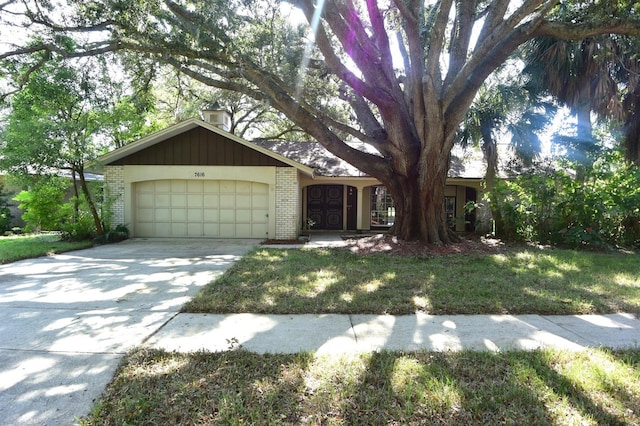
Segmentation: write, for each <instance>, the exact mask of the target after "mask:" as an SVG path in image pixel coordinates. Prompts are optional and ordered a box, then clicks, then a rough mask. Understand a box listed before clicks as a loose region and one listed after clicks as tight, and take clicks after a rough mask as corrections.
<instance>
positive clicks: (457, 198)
mask: <svg viewBox="0 0 640 426" xmlns="http://www.w3.org/2000/svg"><path fill="white" fill-rule="evenodd" d="M204 116H205V121H203V120H200V119H195V118H194V119H190V120H186V121H184V122H181V123H179V124H176V125H174V126H171V127H169V128H167V129H165V130H162V131H160V132H157V133H154V134H152V135H150V136H147V137H145V138H143V139H140V140H139V141H136V142H134V143H131V144H129V145H126V146H124V147H122V148H120V149H117V150H115V151H112V152H110V153H108V154H105V155H103V156H102V157H100V158H99V159H98V161H99V162H100V164H101V165H102V166H103V167H104V168H103V172H104V179H105V183H106V189H107V191H108V194H109V196H110V197H111V198H112V199H113V204H112V213H113V218H112V223H113V224H114V225H117V224H126V225H127V226H128V227H129V230H130V233H131V235H132V236H134V237H188V238H191V237H194V238H195V237H212V238H261V239H280V240H288V239H295V238H297V237H298V235H300V232H301V231H302V230H305V229H308V228H310V229H312V230H333V231H353V232H356V231H363V230H372V229H385V228H388V227H390V226H391V225H393V221H394V208H393V202H392V200H391V197H390V196H389V195H388V194H387V192H386V189H385V188H384V187H383V186H382V185H381V184H380V182H379V181H378V180H377V179H375V178H373V177H370V176H365V175H363V174H362V173H361V172H360V171H359V170H358V169H356V168H355V167H353V166H351V165H350V164H348V163H346V162H344V161H342V160H341V159H339V158H337V157H335V156H333V155H332V154H330V153H329V152H328V151H326V150H325V149H324V148H323V147H322V146H321V145H320V144H318V143H312V142H289V143H284V142H249V141H246V140H244V139H241V138H239V137H237V136H234V135H233V134H231V133H228V132H226V131H225V130H223V128H224V125H225V122H226V120H228V118H227V117H226V116H225V113H223V112H221V111H205V112H204ZM221 127H222V128H221ZM456 170H457V171H456ZM482 171H483V170H479V171H466V172H465V171H464V170H463V169H462V168H461V166H460V164H454V165H453V167H452V172H451V173H450V179H449V181H448V185H447V187H446V200H443V201H444V202H445V207H446V209H447V214H448V215H449V217H450V218H451V220H452V227H453V228H454V229H455V230H456V231H460V232H462V231H465V230H471V229H472V226H473V224H472V222H473V217H472V216H469V215H467V216H466V218H465V211H464V206H465V204H466V202H467V201H475V200H478V199H479V191H480V188H481V187H480V183H481V181H482V179H481V178H480V177H479V176H481V174H482ZM469 173H472V174H469ZM473 174H475V176H474V175H473ZM309 225H312V226H309Z"/></svg>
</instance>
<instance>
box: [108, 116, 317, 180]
mask: <svg viewBox="0 0 640 426" xmlns="http://www.w3.org/2000/svg"><path fill="white" fill-rule="evenodd" d="M198 127H201V128H203V129H206V130H208V131H210V132H213V133H216V134H218V135H220V136H223V137H224V138H226V139H229V140H230V141H232V142H235V143H238V144H240V145H243V146H245V147H247V148H250V149H253V150H255V151H257V152H259V153H261V154H263V155H266V156H268V157H271V158H273V159H275V160H277V161H280V162H282V163H285V164H287V165H289V166H291V167H294V168H296V169H298V170H300V171H301V172H303V173H306V174H308V175H310V176H313V174H314V170H313V168H312V167H308V166H306V165H304V164H301V163H299V162H297V161H295V160H293V159H290V158H287V157H285V156H282V155H281V154H278V153H276V152H274V151H270V150H268V149H265V148H263V147H261V146H259V145H256V144H254V143H252V142H249V141H247V140H245V139H242V138H239V137H237V136H235V135H233V134H231V133H228V132H225V131H224V130H221V129H219V128H217V127H216V126H214V125H212V124H210V123H207V122H205V121H202V120H200V119H199V118H191V119H188V120H185V121H182V122H180V123H178V124H174V125H173V126H170V127H167V128H166V129H164V130H160V131H159V132H156V133H153V134H151V135H148V136H146V137H144V138H142V139H140V140H138V141H136V142H133V143H130V144H128V145H125V146H123V147H122V148H118V149H116V150H114V151H111V152H109V153H107V154H104V155H102V156H100V157H98V162H99V163H100V164H102V165H108V164H112V163H114V162H116V161H118V160H120V159H123V158H125V157H127V156H130V155H133V154H135V153H137V152H140V151H142V150H144V149H147V148H150V147H152V146H154V145H156V144H159V143H161V142H163V141H166V140H168V139H170V138H173V137H175V136H178V135H181V134H183V133H186V132H188V131H190V130H193V129H196V128H198Z"/></svg>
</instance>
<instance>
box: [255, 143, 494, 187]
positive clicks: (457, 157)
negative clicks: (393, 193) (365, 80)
mask: <svg viewBox="0 0 640 426" xmlns="http://www.w3.org/2000/svg"><path fill="white" fill-rule="evenodd" d="M253 143H254V144H256V145H259V146H261V147H263V148H266V149H268V150H270V151H273V152H275V153H277V154H280V155H282V156H283V157H287V158H289V159H291V160H294V161H296V162H298V163H301V164H304V165H305V166H308V167H311V168H313V169H314V170H315V173H316V175H320V176H331V177H360V176H366V175H365V174H364V173H363V172H361V171H360V170H358V168H357V167H355V166H352V165H351V164H349V163H347V162H346V161H344V160H342V159H341V158H339V157H336V156H335V155H333V154H332V153H330V152H329V151H327V150H326V148H324V147H323V146H322V145H321V144H320V143H318V142H289V141H261V140H254V141H253ZM352 145H353V146H354V148H357V149H360V150H365V151H366V152H368V153H371V154H377V151H375V150H374V149H373V148H372V147H371V146H370V145H367V144H363V143H355V144H352ZM485 170H486V166H485V164H484V161H482V158H477V156H472V155H468V154H465V153H464V152H457V151H456V152H455V153H453V154H452V155H451V168H450V170H449V177H450V178H467V179H481V178H483V177H484V172H485Z"/></svg>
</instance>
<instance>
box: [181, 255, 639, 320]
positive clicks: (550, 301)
mask: <svg viewBox="0 0 640 426" xmlns="http://www.w3.org/2000/svg"><path fill="white" fill-rule="evenodd" d="M183 311H184V312H208V313H239V312H252V313H272V314H302V313H351V314H358V313H372V314H385V313H386V314H396V315H398V314H411V313H414V312H416V311H423V312H426V313H429V314H536V313H537V314H593V313H612V312H630V313H640V255H638V254H621V253H616V254H605V253H592V252H581V251H571V250H538V249H533V248H527V249H524V248H523V249H514V250H512V251H508V252H505V253H501V254H473V255H448V256H435V257H429V258H420V257H401V256H385V255H358V254H351V253H349V252H346V251H343V250H331V249H317V250H282V249H271V248H259V249H256V250H254V251H252V252H251V253H249V254H247V255H246V256H244V257H243V258H242V260H240V261H239V262H238V263H236V264H235V265H234V266H233V267H231V268H230V269H229V270H228V271H227V272H226V273H225V274H224V275H223V276H222V277H221V278H219V279H218V280H216V281H214V282H212V283H210V284H209V285H207V286H206V287H205V288H203V290H201V291H200V293H198V294H197V295H196V297H194V298H193V299H192V301H191V302H189V303H188V304H186V305H185V307H184V308H183Z"/></svg>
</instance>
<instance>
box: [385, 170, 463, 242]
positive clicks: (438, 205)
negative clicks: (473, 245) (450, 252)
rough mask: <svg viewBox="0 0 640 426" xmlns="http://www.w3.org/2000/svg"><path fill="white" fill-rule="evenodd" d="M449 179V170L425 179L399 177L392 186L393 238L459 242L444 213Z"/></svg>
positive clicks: (430, 173)
mask: <svg viewBox="0 0 640 426" xmlns="http://www.w3.org/2000/svg"><path fill="white" fill-rule="evenodd" d="M446 178H447V175H446V171H445V172H444V173H437V172H436V171H435V170H431V171H430V172H429V173H427V174H426V176H425V177H424V178H423V179H416V178H415V177H414V178H411V177H410V178H401V177H398V179H397V180H396V182H394V183H393V184H391V185H388V188H389V190H390V192H391V196H392V197H393V200H394V202H395V207H396V222H395V224H394V225H393V227H392V228H391V230H390V233H391V234H392V235H395V236H397V237H398V238H400V239H402V240H407V241H412V240H420V241H423V242H425V243H432V244H448V243H451V242H452V241H453V240H455V239H456V238H455V236H454V235H453V233H452V231H450V229H449V227H448V226H447V220H446V215H445V211H444V188H445V184H446Z"/></svg>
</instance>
